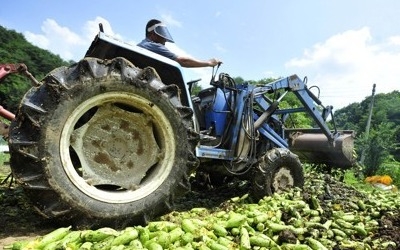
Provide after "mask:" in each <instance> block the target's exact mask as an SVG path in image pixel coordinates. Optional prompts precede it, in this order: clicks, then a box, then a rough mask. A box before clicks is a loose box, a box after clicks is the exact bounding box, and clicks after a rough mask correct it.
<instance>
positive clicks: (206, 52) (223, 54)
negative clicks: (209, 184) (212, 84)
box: [0, 0, 400, 109]
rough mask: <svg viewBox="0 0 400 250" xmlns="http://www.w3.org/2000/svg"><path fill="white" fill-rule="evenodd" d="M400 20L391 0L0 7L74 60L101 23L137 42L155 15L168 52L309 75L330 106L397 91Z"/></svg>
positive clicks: (183, 0)
mask: <svg viewBox="0 0 400 250" xmlns="http://www.w3.org/2000/svg"><path fill="white" fill-rule="evenodd" d="M399 17H400V1H397V0H386V1H378V0H354V1H352V0H335V1H333V0H331V1H327V0H301V1H300V0H287V1H270V0H253V1H252V0H249V1H231V0H202V1H187V0H170V1H168V0H163V1H162V0H153V1H143V0H138V1H130V0H129V1H128V0H119V1H106V0H85V1H81V0H79V1H78V0H69V1H51V0H36V1H28V0H25V1H23V0H13V1H4V2H3V3H2V6H1V8H0V25H2V26H4V27H6V28H8V29H12V30H15V31H17V32H20V33H22V34H24V35H25V37H26V38H27V40H28V41H30V42H31V43H33V44H35V45H37V46H39V47H41V48H44V49H47V50H49V51H51V52H53V53H55V54H58V55H60V56H61V57H62V58H64V59H66V60H70V59H72V60H75V61H78V60H79V59H81V58H82V57H83V55H84V54H85V52H86V50H87V48H88V47H89V45H90V43H91V41H92V40H93V38H94V36H95V35H96V33H97V32H98V23H99V22H101V23H103V26H104V28H105V32H106V33H108V34H111V35H113V36H115V37H117V38H119V39H122V40H124V41H126V42H130V43H133V44H136V43H138V42H140V41H141V40H142V39H143V37H144V26H145V24H146V22H147V21H148V20H149V19H151V18H157V19H160V20H162V21H164V22H165V23H166V24H167V26H168V29H169V31H170V33H171V35H172V37H173V38H174V40H175V42H176V43H175V44H168V47H170V48H171V50H173V51H174V52H176V53H178V54H183V55H188V56H192V57H195V58H198V59H208V58H211V57H216V58H219V59H221V60H222V61H223V62H224V63H223V65H222V67H221V68H220V71H221V72H225V73H228V74H230V75H231V76H233V77H236V76H241V77H242V78H244V79H245V80H260V79H263V78H268V77H285V76H289V75H292V74H297V75H299V77H300V78H303V77H305V76H307V78H308V86H312V85H317V86H319V88H320V99H321V100H322V102H323V104H324V105H333V106H334V108H335V109H339V108H341V107H344V106H346V105H348V104H350V103H352V102H361V101H362V100H364V99H365V98H366V97H367V96H369V95H371V91H372V85H373V84H374V83H376V93H388V92H391V91H393V90H399V89H400V87H399V86H400V78H399V77H398V76H399V71H400V25H399ZM0 60H1V59H0ZM28 67H29V65H28ZM183 70H184V72H185V76H186V78H187V79H186V80H187V81H189V80H193V79H197V78H202V79H203V81H202V85H203V86H204V87H206V86H208V82H209V79H210V77H211V68H201V69H183Z"/></svg>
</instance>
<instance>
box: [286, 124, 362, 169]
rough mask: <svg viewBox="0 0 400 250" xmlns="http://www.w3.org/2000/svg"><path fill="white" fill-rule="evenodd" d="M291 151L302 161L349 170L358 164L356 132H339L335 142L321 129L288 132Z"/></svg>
mask: <svg viewBox="0 0 400 250" xmlns="http://www.w3.org/2000/svg"><path fill="white" fill-rule="evenodd" d="M287 132H288V134H287V135H288V138H289V149H290V150H291V151H292V152H293V153H295V154H297V155H298V156H299V158H300V160H301V161H303V162H307V163H314V164H326V165H328V166H331V167H338V168H343V169H347V168H350V167H352V166H354V165H355V164H356V159H355V156H354V154H353V150H354V137H355V134H354V131H349V130H344V131H337V134H336V135H335V137H334V139H333V141H331V140H328V138H327V137H326V135H325V134H323V133H322V132H321V130H319V129H294V130H288V131H287Z"/></svg>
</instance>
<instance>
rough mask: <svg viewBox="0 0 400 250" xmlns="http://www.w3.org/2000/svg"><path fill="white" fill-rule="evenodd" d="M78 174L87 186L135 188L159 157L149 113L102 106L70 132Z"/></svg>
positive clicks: (113, 106) (159, 152)
mask: <svg viewBox="0 0 400 250" xmlns="http://www.w3.org/2000/svg"><path fill="white" fill-rule="evenodd" d="M71 146H72V147H73V149H74V150H75V152H76V153H77V154H78V156H79V160H80V163H81V166H82V177H83V178H84V179H85V180H86V182H87V183H88V184H90V185H116V186H120V187H122V188H125V189H128V190H135V189H137V187H138V186H139V185H140V183H141V181H142V179H143V178H144V177H145V176H146V173H147V172H148V171H149V170H150V169H151V167H152V166H154V165H155V164H156V163H157V162H158V160H159V159H160V158H161V157H160V154H161V150H160V148H159V146H158V144H157V142H156V139H155V135H154V132H153V126H152V121H151V118H150V116H148V115H145V114H144V113H134V112H128V111H126V110H124V109H121V108H119V107H117V106H115V105H111V104H108V105H103V106H100V107H99V108H98V110H97V111H96V113H95V115H94V116H93V117H92V118H91V119H90V120H89V121H88V122H87V123H85V124H84V125H83V126H82V127H80V128H78V129H75V130H74V131H73V133H72V135H71Z"/></svg>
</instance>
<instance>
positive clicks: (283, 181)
mask: <svg viewBox="0 0 400 250" xmlns="http://www.w3.org/2000/svg"><path fill="white" fill-rule="evenodd" d="M293 186H294V180H293V176H292V174H291V172H290V170H289V169H287V168H284V167H282V168H280V169H279V171H277V172H276V173H275V175H274V178H273V181H272V187H273V188H274V190H275V191H279V190H286V189H288V188H290V187H293Z"/></svg>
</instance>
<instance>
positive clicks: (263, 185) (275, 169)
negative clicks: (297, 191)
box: [252, 148, 304, 199]
mask: <svg viewBox="0 0 400 250" xmlns="http://www.w3.org/2000/svg"><path fill="white" fill-rule="evenodd" d="M303 185H304V173H303V167H302V165H301V163H300V161H299V158H298V156H297V155H295V154H293V153H292V152H291V151H290V150H288V149H283V148H274V149H272V150H270V151H268V152H267V153H266V154H265V155H264V156H262V157H261V159H260V160H259V163H258V165H257V166H256V167H255V173H254V175H253V180H252V189H253V196H254V197H255V198H256V199H262V198H263V197H264V196H267V195H271V194H273V193H275V192H281V191H285V190H288V189H290V188H293V187H300V188H301V187H303Z"/></svg>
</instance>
